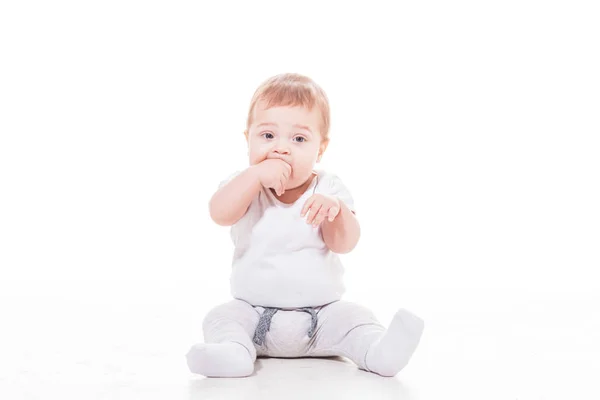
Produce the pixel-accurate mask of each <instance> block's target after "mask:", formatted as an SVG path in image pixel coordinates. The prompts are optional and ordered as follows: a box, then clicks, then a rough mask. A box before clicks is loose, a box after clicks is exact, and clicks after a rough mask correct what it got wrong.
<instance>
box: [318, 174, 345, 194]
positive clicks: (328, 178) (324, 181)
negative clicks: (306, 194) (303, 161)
mask: <svg viewBox="0 0 600 400" xmlns="http://www.w3.org/2000/svg"><path fill="white" fill-rule="evenodd" d="M315 172H316V173H317V185H316V187H317V189H321V190H328V189H335V188H336V187H337V188H342V187H344V188H345V185H344V183H343V181H342V179H341V178H340V177H339V176H338V175H337V174H335V173H333V172H330V171H324V170H316V171H315Z"/></svg>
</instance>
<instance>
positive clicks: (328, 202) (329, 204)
mask: <svg viewBox="0 0 600 400" xmlns="http://www.w3.org/2000/svg"><path fill="white" fill-rule="evenodd" d="M340 209H341V208H340V201H339V200H338V198H337V197H335V196H329V195H326V194H321V193H316V194H313V195H312V196H310V197H309V199H308V200H306V203H304V207H302V212H301V213H300V215H301V216H303V217H304V216H305V215H306V214H307V213H308V217H307V218H306V223H307V224H312V225H313V226H319V225H320V224H321V222H323V221H324V220H325V218H327V219H328V221H329V222H332V221H333V220H334V219H335V217H337V215H338V214H339V213H340Z"/></svg>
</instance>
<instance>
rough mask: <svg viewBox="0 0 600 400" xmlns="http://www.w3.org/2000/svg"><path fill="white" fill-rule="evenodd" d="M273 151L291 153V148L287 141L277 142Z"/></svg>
mask: <svg viewBox="0 0 600 400" xmlns="http://www.w3.org/2000/svg"><path fill="white" fill-rule="evenodd" d="M273 152H275V153H277V154H287V155H289V154H290V148H289V146H287V145H286V144H285V143H277V144H275V147H274V148H273Z"/></svg>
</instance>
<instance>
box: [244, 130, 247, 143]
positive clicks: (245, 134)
mask: <svg viewBox="0 0 600 400" xmlns="http://www.w3.org/2000/svg"><path fill="white" fill-rule="evenodd" d="M244 137H245V138H246V143H247V142H248V129H246V130H245V131H244Z"/></svg>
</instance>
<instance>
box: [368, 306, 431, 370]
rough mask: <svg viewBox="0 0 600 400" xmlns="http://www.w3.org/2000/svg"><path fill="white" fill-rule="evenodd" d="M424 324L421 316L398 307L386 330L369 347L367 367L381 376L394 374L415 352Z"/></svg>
mask: <svg viewBox="0 0 600 400" xmlns="http://www.w3.org/2000/svg"><path fill="white" fill-rule="evenodd" d="M424 326H425V324H424V322H423V320H422V319H421V318H419V317H417V316H416V315H414V314H412V313H410V312H408V311H406V310H405V309H400V310H399V311H398V312H396V315H394V319H393V320H392V323H391V324H390V327H389V328H388V329H387V331H385V333H384V334H383V336H382V337H381V338H380V339H379V340H378V341H376V342H375V343H373V344H372V345H371V347H370V348H369V351H368V352H367V356H366V364H367V368H368V369H369V370H370V371H371V372H375V373H376V374H379V375H382V376H394V375H396V374H397V373H398V372H400V370H401V369H402V368H404V367H405V366H406V364H408V361H409V360H410V358H411V356H412V355H413V353H414V352H415V349H416V348H417V345H418V344H419V340H420V339H421V335H422V333H423V328H424Z"/></svg>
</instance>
